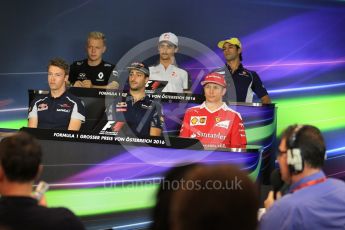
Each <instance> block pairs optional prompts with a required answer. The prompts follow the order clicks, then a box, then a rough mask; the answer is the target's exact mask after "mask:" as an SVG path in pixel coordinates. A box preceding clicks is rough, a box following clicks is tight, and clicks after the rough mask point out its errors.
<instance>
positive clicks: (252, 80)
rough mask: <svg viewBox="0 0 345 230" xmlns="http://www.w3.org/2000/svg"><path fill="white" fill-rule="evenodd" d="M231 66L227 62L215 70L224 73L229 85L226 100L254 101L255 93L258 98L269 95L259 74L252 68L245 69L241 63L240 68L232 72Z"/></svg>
mask: <svg viewBox="0 0 345 230" xmlns="http://www.w3.org/2000/svg"><path fill="white" fill-rule="evenodd" d="M230 71H231V68H230V66H228V65H227V64H226V65H225V66H224V67H222V68H221V69H218V70H215V71H214V72H217V73H219V74H222V75H224V77H225V80H226V85H227V90H226V94H225V95H224V98H223V100H224V101H237V102H248V103H251V102H253V99H254V94H256V96H257V97H258V98H262V97H263V96H265V95H268V93H267V90H266V88H265V87H264V85H263V83H262V81H261V79H260V77H259V75H258V74H257V73H256V72H254V71H251V70H248V69H245V68H244V67H243V65H242V64H241V65H240V66H239V67H238V69H237V70H236V71H235V72H234V73H233V74H231V72H230Z"/></svg>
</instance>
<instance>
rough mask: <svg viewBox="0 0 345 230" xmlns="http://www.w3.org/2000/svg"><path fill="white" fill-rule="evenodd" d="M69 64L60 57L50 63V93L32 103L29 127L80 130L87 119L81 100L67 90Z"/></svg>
mask: <svg viewBox="0 0 345 230" xmlns="http://www.w3.org/2000/svg"><path fill="white" fill-rule="evenodd" d="M68 70H69V66H68V64H67V62H65V61H64V60H62V59H60V58H56V59H53V60H51V61H50V62H49V65H48V84H49V88H50V92H49V94H48V95H40V96H38V97H36V98H35V99H34V100H33V101H32V102H31V105H30V108H29V116H28V127H30V128H43V129H63V130H67V129H68V130H79V129H80V127H81V124H82V122H84V121H85V108H84V105H83V104H82V102H81V100H80V99H79V98H77V97H76V96H74V95H72V94H70V93H69V92H67V91H66V83H67V81H68Z"/></svg>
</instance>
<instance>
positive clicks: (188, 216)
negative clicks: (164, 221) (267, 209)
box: [170, 165, 259, 230]
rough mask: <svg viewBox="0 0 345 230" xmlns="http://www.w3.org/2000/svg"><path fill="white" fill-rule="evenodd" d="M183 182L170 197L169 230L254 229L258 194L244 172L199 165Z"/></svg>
mask: <svg viewBox="0 0 345 230" xmlns="http://www.w3.org/2000/svg"><path fill="white" fill-rule="evenodd" d="M184 179H185V186H184V187H181V188H180V189H179V190H178V191H176V192H175V193H174V194H173V197H172V206H171V217H170V219H171V224H172V227H173V228H172V229H174V230H187V229H188V230H193V229H198V230H203V229H205V230H206V229H212V230H217V229H248V230H249V229H256V227H257V212H258V208H259V197H258V191H257V187H256V185H255V184H254V183H253V182H252V181H251V180H250V179H249V177H248V176H247V175H246V173H245V172H242V171H241V170H239V169H238V168H236V167H234V166H230V165H218V166H206V165H202V166H197V167H195V168H193V169H191V170H190V171H188V173H187V175H186V176H185V178H184Z"/></svg>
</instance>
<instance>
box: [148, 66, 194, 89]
mask: <svg viewBox="0 0 345 230" xmlns="http://www.w3.org/2000/svg"><path fill="white" fill-rule="evenodd" d="M149 69H150V80H154V81H168V84H167V85H166V86H165V87H164V89H163V90H162V92H170V93H183V90H184V89H188V73H187V72H186V71H185V70H183V69H180V68H178V67H176V66H175V65H169V66H168V68H167V69H165V68H164V66H163V65H162V64H158V65H156V66H151V67H149Z"/></svg>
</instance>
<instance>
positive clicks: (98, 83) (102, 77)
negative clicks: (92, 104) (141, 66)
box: [69, 31, 119, 89]
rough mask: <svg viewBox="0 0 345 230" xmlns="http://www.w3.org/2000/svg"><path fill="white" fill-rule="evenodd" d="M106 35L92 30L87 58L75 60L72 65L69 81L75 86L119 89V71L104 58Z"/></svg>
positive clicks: (87, 48)
mask: <svg viewBox="0 0 345 230" xmlns="http://www.w3.org/2000/svg"><path fill="white" fill-rule="evenodd" d="M106 49H107V47H106V39H105V35H104V34H103V33H101V32H98V31H93V32H90V33H89V35H88V38H87V44H86V51H87V59H84V60H79V61H75V62H73V63H72V65H71V71H70V77H69V81H70V83H71V85H72V86H74V87H83V88H100V89H117V88H118V87H119V84H118V82H117V81H116V80H117V78H118V72H117V71H116V70H115V69H114V67H115V66H114V65H113V64H111V63H109V62H106V61H104V60H103V53H104V52H105V51H106Z"/></svg>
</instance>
